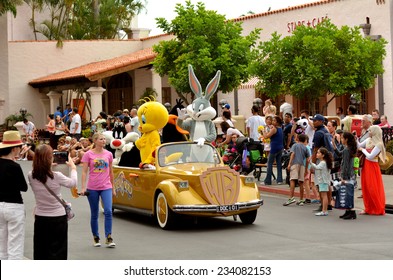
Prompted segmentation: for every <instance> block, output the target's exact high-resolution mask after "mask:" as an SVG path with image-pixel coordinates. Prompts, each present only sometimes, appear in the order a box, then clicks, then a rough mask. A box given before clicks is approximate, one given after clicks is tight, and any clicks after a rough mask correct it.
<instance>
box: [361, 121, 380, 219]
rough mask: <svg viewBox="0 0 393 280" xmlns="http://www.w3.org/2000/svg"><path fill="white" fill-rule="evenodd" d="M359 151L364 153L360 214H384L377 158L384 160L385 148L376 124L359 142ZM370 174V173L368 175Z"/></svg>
mask: <svg viewBox="0 0 393 280" xmlns="http://www.w3.org/2000/svg"><path fill="white" fill-rule="evenodd" d="M358 149H359V151H361V152H362V153H363V154H364V155H365V157H366V158H365V160H364V165H363V169H362V173H361V176H360V177H361V182H362V194H363V203H364V210H363V211H362V212H360V213H359V214H360V215H384V214H385V190H384V185H383V181H382V174H381V169H380V167H379V164H378V158H379V159H381V160H382V161H383V162H385V160H386V150H385V146H384V143H383V140H382V129H381V128H380V127H379V126H377V125H372V126H370V128H369V138H367V139H366V140H365V141H363V142H362V143H359V148H358ZM370 174H372V175H370Z"/></svg>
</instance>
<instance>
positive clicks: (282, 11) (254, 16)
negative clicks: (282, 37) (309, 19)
mask: <svg viewBox="0 0 393 280" xmlns="http://www.w3.org/2000/svg"><path fill="white" fill-rule="evenodd" d="M340 1H343V0H322V1H318V2H312V3H307V4H301V5H297V6H293V7H288V8H283V9H279V10H272V11H269V12H264V13H259V14H253V15H247V16H243V17H239V18H234V19H231V20H232V21H235V22H236V21H244V20H248V19H253V18H258V17H265V16H269V15H272V14H279V13H285V12H289V11H293V10H299V9H304V8H307V7H312V6H319V5H325V4H330V3H334V2H340Z"/></svg>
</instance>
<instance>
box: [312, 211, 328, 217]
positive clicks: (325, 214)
mask: <svg viewBox="0 0 393 280" xmlns="http://www.w3.org/2000/svg"><path fill="white" fill-rule="evenodd" d="M327 215H328V212H323V211H321V212H318V213H315V216H319V217H320V216H327Z"/></svg>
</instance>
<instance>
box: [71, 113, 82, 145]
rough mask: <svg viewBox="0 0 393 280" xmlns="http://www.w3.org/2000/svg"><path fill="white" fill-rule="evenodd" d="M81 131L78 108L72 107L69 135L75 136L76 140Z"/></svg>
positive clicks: (79, 136)
mask: <svg viewBox="0 0 393 280" xmlns="http://www.w3.org/2000/svg"><path fill="white" fill-rule="evenodd" d="M81 131H82V119H81V116H80V115H79V114H78V108H76V107H75V108H74V109H73V110H72V114H71V124H70V135H71V137H74V138H76V139H77V140H78V141H79V139H80V138H81Z"/></svg>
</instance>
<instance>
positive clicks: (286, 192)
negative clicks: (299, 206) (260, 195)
mask: <svg viewBox="0 0 393 280" xmlns="http://www.w3.org/2000/svg"><path fill="white" fill-rule="evenodd" d="M285 186H286V188H285V189H284V188H283V187H285ZM258 189H259V191H260V192H265V193H274V194H280V195H284V196H289V186H288V185H277V187H274V186H264V185H258ZM298 189H299V188H298V187H296V188H295V194H294V196H295V197H300V193H299V191H298ZM310 199H316V197H314V195H313V194H312V193H310Z"/></svg>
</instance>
